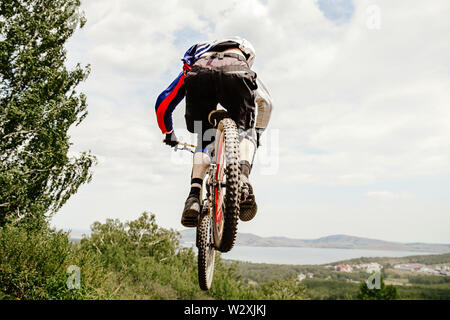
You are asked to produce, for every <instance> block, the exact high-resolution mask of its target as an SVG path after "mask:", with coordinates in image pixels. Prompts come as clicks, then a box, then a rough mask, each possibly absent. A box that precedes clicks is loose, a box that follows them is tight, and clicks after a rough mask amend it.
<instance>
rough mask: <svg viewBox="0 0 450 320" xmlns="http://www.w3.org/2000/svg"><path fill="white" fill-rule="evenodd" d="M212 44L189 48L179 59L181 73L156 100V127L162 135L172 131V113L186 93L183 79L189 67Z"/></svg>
mask: <svg viewBox="0 0 450 320" xmlns="http://www.w3.org/2000/svg"><path fill="white" fill-rule="evenodd" d="M211 47H212V43H202V44H196V45H193V46H192V47H190V48H189V49H188V50H187V51H186V53H185V54H184V57H183V59H181V60H182V61H183V62H184V64H183V71H182V72H180V74H179V75H178V76H177V77H176V78H175V80H174V81H173V82H172V83H171V84H170V85H169V87H167V89H166V90H164V91H163V92H161V94H160V95H159V96H158V98H157V99H156V105H155V111H156V119H157V121H158V126H159V128H160V129H161V131H162V133H167V132H170V131H172V130H173V124H172V112H173V111H174V110H175V108H176V106H177V105H178V104H179V103H180V102H181V100H183V99H184V96H185V95H186V91H185V88H184V78H185V76H186V74H187V73H188V72H189V70H191V66H192V65H193V64H194V63H195V61H197V60H198V58H200V56H201V55H202V54H203V53H205V52H207V51H208V50H210V49H211Z"/></svg>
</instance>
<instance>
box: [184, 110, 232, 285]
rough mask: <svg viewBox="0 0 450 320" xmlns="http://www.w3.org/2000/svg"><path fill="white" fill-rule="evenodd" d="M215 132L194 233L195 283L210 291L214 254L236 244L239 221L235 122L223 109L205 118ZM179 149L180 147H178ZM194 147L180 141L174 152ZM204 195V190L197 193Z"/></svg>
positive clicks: (229, 248)
mask: <svg viewBox="0 0 450 320" xmlns="http://www.w3.org/2000/svg"><path fill="white" fill-rule="evenodd" d="M208 119H209V121H210V123H211V124H212V125H213V126H214V128H216V129H217V131H216V135H215V142H214V149H213V150H212V153H211V155H212V157H211V158H212V159H211V164H210V165H209V168H208V170H207V176H206V177H205V179H204V181H205V182H204V186H202V189H205V191H206V192H205V198H204V199H203V200H202V197H200V199H201V210H200V215H199V221H198V224H197V232H196V246H197V248H198V280H199V285H200V288H201V289H202V290H209V289H210V288H211V283H212V279H213V274H214V262H215V251H216V250H218V251H220V252H228V251H230V250H231V249H232V248H233V246H234V243H235V240H236V235H237V225H238V221H239V199H240V168H239V140H238V130H237V127H236V123H235V122H234V121H233V120H232V119H231V118H230V117H229V116H228V113H227V112H226V111H225V110H214V111H212V112H211V113H210V115H209V117H208ZM180 146H181V147H180ZM192 148H195V146H193V145H189V144H187V143H181V142H179V143H178V145H177V146H176V147H175V150H188V151H190V152H192V153H194V151H193V150H192ZM200 194H201V195H203V190H202V191H201V193H200Z"/></svg>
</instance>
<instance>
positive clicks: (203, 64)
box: [184, 56, 257, 148]
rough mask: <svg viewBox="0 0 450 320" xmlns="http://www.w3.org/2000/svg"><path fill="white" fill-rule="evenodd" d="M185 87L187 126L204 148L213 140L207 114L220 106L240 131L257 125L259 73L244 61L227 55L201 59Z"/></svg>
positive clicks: (195, 64) (186, 80)
mask: <svg viewBox="0 0 450 320" xmlns="http://www.w3.org/2000/svg"><path fill="white" fill-rule="evenodd" d="M184 84H185V88H186V114H185V118H186V126H187V129H188V131H189V132H192V133H197V134H198V136H199V139H198V141H199V146H200V142H201V146H202V148H204V147H205V146H206V145H207V144H209V143H210V142H211V141H212V139H210V138H211V134H210V132H211V130H209V129H211V128H212V126H211V124H210V123H209V122H208V115H209V113H210V112H211V111H212V110H215V109H216V108H217V104H218V103H220V104H221V105H222V106H223V107H224V108H225V109H226V110H227V111H228V114H229V115H230V117H231V119H233V120H234V121H235V122H236V125H237V127H238V129H239V131H247V130H248V129H251V128H253V127H254V126H255V90H256V89H257V84H256V73H255V72H253V71H252V70H250V69H249V68H248V66H247V63H246V62H245V61H241V60H238V59H236V58H233V57H227V56H224V57H222V58H218V57H207V58H200V59H199V60H197V61H196V62H195V63H194V65H193V66H192V69H191V71H189V73H188V74H187V75H186V78H185V80H184ZM208 130H209V132H208V133H207V134H206V135H205V137H203V135H204V134H205V132H206V131H208Z"/></svg>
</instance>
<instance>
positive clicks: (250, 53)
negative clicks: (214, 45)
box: [222, 36, 256, 68]
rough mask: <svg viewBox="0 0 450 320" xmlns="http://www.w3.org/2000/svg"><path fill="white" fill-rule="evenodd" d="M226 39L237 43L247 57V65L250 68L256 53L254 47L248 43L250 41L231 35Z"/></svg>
mask: <svg viewBox="0 0 450 320" xmlns="http://www.w3.org/2000/svg"><path fill="white" fill-rule="evenodd" d="M226 40H229V41H234V42H237V43H239V49H241V51H242V52H243V53H244V54H245V56H246V58H247V63H248V66H249V67H250V68H251V67H252V65H253V61H254V60H255V55H256V53H255V48H254V47H253V45H252V44H251V43H250V41H248V40H247V39H244V38H241V37H238V36H235V37H231V38H229V39H226ZM226 40H225V41H226ZM222 41H224V40H222Z"/></svg>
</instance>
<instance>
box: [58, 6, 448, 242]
mask: <svg viewBox="0 0 450 320" xmlns="http://www.w3.org/2000/svg"><path fill="white" fill-rule="evenodd" d="M374 3H375V2H374V1H370V0H366V1H357V2H356V1H355V3H354V4H355V12H354V14H353V16H352V18H351V19H350V20H349V21H348V22H345V23H344V22H341V23H339V24H336V23H335V21H331V20H329V19H327V18H326V17H325V15H324V14H323V13H322V12H321V10H320V9H319V7H318V5H317V3H316V2H313V1H308V0H305V1H296V0H295V1H294V0H292V1H271V0H269V1H267V4H264V3H262V2H261V1H257V0H249V1H221V2H212V1H209V2H204V1H200V0H195V1H189V2H187V1H175V0H167V1H165V2H164V5H161V4H160V3H158V2H152V1H144V0H142V1H137V0H134V1H121V0H120V1H119V0H116V1H111V0H108V1H107V0H98V1H86V2H84V3H83V6H84V8H85V12H86V14H87V18H88V23H87V25H86V27H85V28H84V29H83V30H81V31H79V32H78V33H77V34H76V35H75V36H74V38H73V40H72V41H71V43H70V45H69V48H68V49H69V55H70V56H69V58H70V61H81V62H83V63H91V64H92V74H91V76H90V78H89V79H88V81H87V82H86V84H84V85H83V86H82V87H81V89H82V91H83V92H85V93H86V94H87V96H88V103H89V116H88V117H87V119H86V120H85V122H84V123H83V124H82V125H81V126H80V127H77V128H75V129H74V130H73V140H74V146H75V149H77V150H86V149H92V151H93V152H94V153H95V154H98V155H99V156H100V157H101V159H102V161H101V163H100V164H99V166H98V167H97V168H96V171H95V176H94V182H93V183H92V185H90V186H87V187H83V188H86V189H83V188H82V190H81V191H80V192H81V194H80V195H76V196H75V197H74V198H73V199H72V200H70V203H69V204H68V205H67V206H66V207H65V208H63V210H62V211H61V212H62V214H61V215H57V216H56V217H55V219H56V221H59V222H61V223H63V222H64V221H70V222H71V223H80V224H81V223H86V222H84V221H91V220H93V219H94V220H95V219H99V218H100V217H104V216H120V215H122V214H124V215H131V214H133V215H136V214H138V212H137V210H141V209H147V210H152V211H155V212H157V213H158V219H160V222H161V223H162V224H163V225H165V226H171V227H175V228H178V227H179V226H180V224H179V218H180V215H181V210H182V205H183V200H184V199H183V198H184V197H185V196H186V195H187V192H188V187H189V174H190V168H189V164H188V163H186V164H183V165H180V166H174V165H173V164H172V163H171V162H170V160H168V159H170V157H171V156H173V153H171V151H170V150H169V149H168V148H167V147H165V146H162V145H161V140H162V137H161V134H160V132H159V129H158V128H157V124H156V121H155V116H154V111H153V107H154V102H155V99H156V97H157V95H158V94H159V92H160V91H162V89H164V88H165V87H166V86H167V85H168V84H169V83H170V81H171V80H172V79H173V78H174V77H175V76H176V75H177V73H178V72H179V70H180V67H181V63H180V58H181V56H182V54H183V53H184V49H180V48H179V47H178V46H177V45H176V41H177V36H178V35H179V33H180V31H181V30H183V29H184V28H188V29H189V30H193V32H197V33H198V34H205V36H207V37H208V38H220V37H223V36H230V35H241V36H244V37H246V38H247V39H249V40H250V41H251V42H252V43H253V45H254V46H255V48H256V51H257V57H256V61H255V69H256V71H257V72H258V75H259V76H260V77H261V78H262V80H263V81H264V82H265V83H266V85H267V87H268V88H269V90H270V92H271V94H272V97H273V98H274V102H275V107H274V112H273V117H272V120H271V123H270V127H269V128H273V129H276V130H279V131H278V132H279V145H278V146H277V147H278V148H279V159H278V160H279V161H278V162H277V164H278V167H279V170H278V171H277V174H276V175H272V176H263V175H262V173H261V172H259V173H258V171H260V170H259V169H258V166H256V167H255V169H254V172H256V173H258V174H261V176H255V177H254V179H255V180H257V182H258V184H259V187H260V188H258V187H255V189H256V190H258V189H259V190H269V191H270V190H271V188H273V187H272V186H273V185H276V188H277V189H280V190H281V189H283V190H284V189H286V190H288V189H292V188H294V189H295V188H296V187H297V186H305V185H306V186H321V187H324V188H328V187H330V186H333V187H336V188H337V187H342V188H347V187H350V186H353V187H361V186H367V185H369V186H370V185H372V184H376V183H378V182H380V181H395V180H402V179H408V178H412V177H420V176H425V177H426V176H436V175H446V174H449V173H450V109H449V108H448V106H449V105H450V76H449V70H450V60H449V59H448V57H449V56H450V42H449V41H448V39H447V38H448V30H450V20H449V19H447V17H448V16H449V15H450V5H449V4H448V2H447V1H445V0H436V1H433V2H430V3H425V2H423V1H418V0H417V1H395V2H392V1H387V0H385V1H381V0H380V1H376V5H378V6H379V8H380V13H381V24H380V29H376V30H370V29H368V28H367V26H366V22H367V18H368V17H367V11H366V9H367V7H368V6H369V5H372V4H374ZM185 49H187V48H185ZM183 106H184V103H182V104H181V105H180V106H179V107H178V108H177V110H176V112H175V115H174V124H175V127H176V128H177V130H178V132H181V130H179V129H178V128H182V127H183V126H184V118H183V111H184V110H183ZM185 139H188V137H187V136H186V138H185ZM272 147H273V146H271V141H270V139H269V136H267V141H265V144H264V147H263V148H267V149H265V150H264V149H262V151H264V152H263V153H266V156H267V155H271V153H270V150H269V149H268V148H272ZM75 151H76V150H75ZM261 158H262V159H261V160H264V157H261ZM261 166H262V165H261ZM436 187H437V188H442V186H436ZM124 189H127V190H132V191H130V192H129V193H128V192H122V193H121V192H120V190H124ZM383 189H384V187H383ZM383 189H382V190H383ZM83 190H89V192H84V191H83ZM364 190H366V189H364ZM374 190H380V189H378V188H377V189H374ZM385 190H391V188H389V187H387V188H386V189H385ZM392 190H395V189H394V188H393V189H392ZM363 192H364V191H361V192H360V194H363ZM404 192H405V193H395V192H394V193H393V192H391V191H373V192H369V193H367V194H366V197H367V198H369V200H370V199H378V200H380V199H391V200H395V199H397V200H402V199H403V200H407V199H409V198H408V197H409V193H408V191H404ZM131 193H133V194H131ZM109 194H111V195H113V196H108V195H109ZM114 195H117V196H114ZM257 197H258V199H264V200H265V201H267V203H264V202H263V203H261V205H260V210H261V211H262V216H261V218H260V219H262V220H259V222H258V223H255V224H245V227H244V229H245V230H247V231H253V232H255V233H258V232H261V233H264V232H266V233H267V232H270V230H272V229H271V226H272V224H273V217H272V216H271V215H270V214H267V212H265V208H267V210H276V207H277V206H276V205H274V204H271V202H270V201H275V200H276V199H273V197H271V195H270V194H261V195H257ZM417 197H418V198H417ZM98 199H108V201H109V203H108V204H107V205H105V206H106V207H107V208H108V209H107V210H106V211H107V212H106V213H101V214H100V213H97V212H98V211H101V210H102V206H101V205H100V204H98V201H99V200H98ZM366 200H367V199H366ZM414 200H416V201H420V196H416V194H415V198H414ZM445 201H446V200H442V203H440V204H439V205H440V208H443V209H444V210H443V211H445V208H448V205H449V204H448V202H445ZM350 202H351V201H350ZM393 202H396V201H393ZM397 202H402V203H403V202H404V203H405V204H404V206H403V207H401V208H400V209H399V210H400V212H402V213H404V212H408V211H409V210H410V209H411V208H410V207H408V206H412V205H410V204H408V201H397ZM369 205H370V204H369ZM89 207H93V208H95V210H94V209H92V210H91V209H89ZM297 207H298V204H297V199H294V197H291V198H289V199H287V203H286V204H285V206H284V207H283V210H280V211H282V213H281V214H282V215H283V216H282V217H280V220H279V225H278V226H279V230H283V232H285V233H290V234H291V235H293V234H295V233H299V232H301V230H299V228H298V226H297V225H296V223H294V221H297V220H296V219H297V216H298V213H297V212H296V210H294V208H297ZM310 207H311V208H317V207H316V206H315V205H311V206H310ZM83 208H84V209H83ZM126 208H128V209H126ZM289 208H291V210H289ZM303 208H304V209H308V208H309V207H303ZM88 209H89V210H88ZM334 209H335V208H334V206H333V204H328V205H327V204H323V207H322V206H321V207H320V210H316V211H315V213H316V215H319V216H320V219H322V220H321V221H325V220H327V219H332V218H333V219H335V218H334V215H335V212H334ZM83 210H86V213H85V216H84V218H85V219H84V220H83V219H79V218H78V217H79V216H78V215H79V212H80V211H83ZM124 210H128V211H127V213H125V211H124ZM364 210H366V211H367V212H370V210H371V209H370V207H368V208H365V209H364V208H358V209H355V208H353V209H352V210H350V211H351V212H353V213H355V215H356V214H359V216H360V217H361V221H363V219H364V217H366V218H367V217H368V216H365V215H364V214H361V211H364ZM414 210H415V212H417V217H419V211H418V210H419V209H417V207H415V208H414ZM87 211H89V212H92V213H87ZM313 211H314V210H313ZM131 212H132V213H131ZM392 212H394V211H393V209H392ZM264 213H266V214H264ZM436 214H438V213H436ZM346 218H348V220H344V222H343V223H345V221H347V222H348V223H349V226H348V228H350V229H351V228H352V226H353V225H352V223H351V221H352V218H351V217H347V216H346V217H344V218H343V219H346ZM317 219H319V218H317ZM336 219H337V218H336ZM283 221H290V222H291V223H283ZM319 222H320V221H319V220H314V221H311V223H310V225H309V226H310V227H313V226H315V227H316V228H318V225H320V224H321V223H319ZM361 223H362V222H361ZM427 223H428V225H429V226H430V230H431V231H429V232H430V234H432V223H433V222H432V221H427ZM332 227H333V224H331V225H329V226H328V229H327V230H328V231H327V232H332V231H330V230H332ZM419 227H420V226H417V228H419ZM252 228H254V229H252ZM355 228H356V225H355ZM346 230H347V229H346ZM365 230H366V231H367V229H365ZM411 230H413V228H412V229H411ZM417 230H419V229H417ZM317 232H320V230H319V231H317ZM416 234H419V233H416ZM449 234H450V233H449ZM375 235H376V233H374V234H372V236H375ZM385 235H387V234H386V233H383V236H385ZM299 236H301V235H299ZM392 238H393V237H392ZM447 239H448V238H447ZM448 241H450V239H448Z"/></svg>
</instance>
